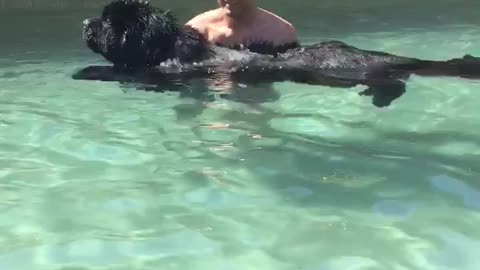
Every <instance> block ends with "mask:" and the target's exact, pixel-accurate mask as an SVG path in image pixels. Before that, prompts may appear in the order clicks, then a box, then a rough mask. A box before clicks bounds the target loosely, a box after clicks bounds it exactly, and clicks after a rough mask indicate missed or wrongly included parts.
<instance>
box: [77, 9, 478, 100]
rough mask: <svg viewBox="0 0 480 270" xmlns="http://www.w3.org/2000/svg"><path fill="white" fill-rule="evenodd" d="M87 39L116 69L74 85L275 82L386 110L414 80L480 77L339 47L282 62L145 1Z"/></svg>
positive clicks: (469, 59) (106, 17) (319, 47)
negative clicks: (353, 93)
mask: <svg viewBox="0 0 480 270" xmlns="http://www.w3.org/2000/svg"><path fill="white" fill-rule="evenodd" d="M83 38H84V40H85V42H86V44H87V46H88V48H90V50H92V51H93V52H94V53H97V54H100V55H102V56H103V57H104V58H105V59H106V60H108V61H109V62H111V63H112V64H113V67H87V68H85V69H83V70H80V71H79V72H78V73H76V74H75V75H74V78H75V79H91V80H92V79H93V80H118V81H137V82H143V83H157V84H162V83H166V82H171V81H172V80H177V81H178V80H180V81H181V80H187V79H192V78H201V77H208V76H211V75H212V74H218V73H222V74H227V75H228V76H229V78H230V79H232V80H234V81H236V82H243V83H255V82H278V81H293V82H298V83H306V84H315V85H326V86H333V87H354V86H356V85H365V86H366V87H367V88H366V90H365V91H363V92H361V93H360V95H367V96H373V102H372V103H373V104H374V105H375V106H378V107H383V106H388V105H389V104H390V103H391V102H392V101H393V100H395V99H396V98H398V97H399V96H401V95H402V94H403V93H404V92H405V81H406V80H407V79H408V78H409V76H410V75H411V74H417V75H420V76H458V77H463V78H479V77H480V58H477V57H473V56H470V55H465V56H464V57H463V58H457V59H451V60H448V61H429V60H421V59H416V58H409V57H402V56H396V55H392V54H388V53H384V52H378V51H369V50H362V49H359V48H356V47H353V46H350V45H347V44H345V43H343V42H340V41H326V42H321V43H317V44H314V45H308V46H299V47H296V48H292V49H289V50H287V51H285V52H281V53H278V54H277V55H268V54H260V53H255V52H251V51H248V50H233V49H227V48H223V47H218V46H214V45H211V44H209V43H207V42H206V40H205V39H204V38H203V37H202V36H201V35H200V34H199V33H198V32H197V31H195V30H194V29H192V28H189V27H186V26H179V25H178V24H177V22H176V17H175V15H174V13H173V12H172V11H165V10H162V9H160V8H156V7H154V6H152V5H150V4H149V3H148V2H145V1H140V0H117V1H114V2H111V3H110V4H108V5H106V6H105V7H104V9H103V13H102V15H101V17H98V18H90V19H85V20H84V22H83Z"/></svg>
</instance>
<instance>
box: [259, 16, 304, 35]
mask: <svg viewBox="0 0 480 270" xmlns="http://www.w3.org/2000/svg"><path fill="white" fill-rule="evenodd" d="M259 10H260V12H261V16H260V17H261V20H262V22H261V24H263V25H264V26H265V27H266V28H267V29H268V30H269V32H270V33H272V34H274V35H277V36H278V35H279V38H280V39H282V40H283V41H284V42H287V41H294V40H297V31H296V29H295V27H294V26H293V24H292V23H290V22H289V21H287V20H286V19H284V18H283V17H281V16H279V15H277V14H275V13H273V12H270V11H268V10H265V9H259Z"/></svg>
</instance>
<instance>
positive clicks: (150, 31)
mask: <svg viewBox="0 0 480 270" xmlns="http://www.w3.org/2000/svg"><path fill="white" fill-rule="evenodd" d="M83 25H84V26H83V39H84V41H85V42H86V44H87V46H88V48H90V49H91V50H92V51H93V52H95V53H98V54H100V55H102V56H103V57H104V58H105V59H107V60H108V61H110V62H112V63H113V64H114V65H115V67H117V68H122V69H135V68H145V67H150V66H154V65H157V64H159V63H160V62H162V61H164V60H166V59H168V58H169V57H170V55H171V54H172V53H173V52H172V49H173V48H174V46H175V42H176V38H177V35H178V32H179V30H178V27H177V24H176V18H175V16H174V14H173V13H172V12H170V11H164V10H162V9H159V8H155V7H153V6H151V5H150V4H149V3H148V2H145V1H141V0H116V1H114V2H111V3H110V4H108V5H107V6H105V7H104V9H103V12H102V16H101V17H98V18H91V19H86V20H84V22H83Z"/></svg>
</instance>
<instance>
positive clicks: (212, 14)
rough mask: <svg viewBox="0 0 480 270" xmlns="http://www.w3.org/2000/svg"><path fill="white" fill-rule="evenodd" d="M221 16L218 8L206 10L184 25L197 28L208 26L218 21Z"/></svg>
mask: <svg viewBox="0 0 480 270" xmlns="http://www.w3.org/2000/svg"><path fill="white" fill-rule="evenodd" d="M221 16H222V13H221V9H219V8H217V9H212V10H208V11H205V12H203V13H201V14H198V15H197V16H195V17H193V18H192V19H190V20H189V21H188V22H187V23H186V25H190V26H198V25H204V24H208V23H211V22H214V21H216V20H219V19H220V18H221Z"/></svg>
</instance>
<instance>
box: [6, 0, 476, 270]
mask: <svg viewBox="0 0 480 270" xmlns="http://www.w3.org/2000/svg"><path fill="white" fill-rule="evenodd" d="M443 2H446V1H443ZM460 2H461V1H460ZM312 5H313V4H310V5H308V4H307V3H305V4H304V9H305V13H304V14H299V13H294V12H293V11H291V12H292V13H290V14H292V16H291V18H292V20H294V21H295V23H296V24H297V25H298V28H299V32H300V35H301V38H302V40H303V41H304V42H306V43H308V42H314V41H319V40H322V39H324V38H336V39H340V40H343V41H346V42H348V43H350V44H353V45H356V46H359V47H362V48H368V49H376V50H384V51H388V52H393V53H397V54H403V55H408V56H416V57H422V58H431V59H448V58H451V57H458V56H461V55H463V54H465V53H471V54H474V55H480V28H479V27H478V23H477V21H476V20H475V18H476V17H475V16H473V15H472V14H473V13H474V10H475V9H474V8H475V7H478V4H470V5H468V3H467V4H464V5H463V6H448V5H446V6H445V9H439V10H437V9H433V10H432V14H433V15H432V14H427V15H428V16H425V17H422V16H420V15H421V14H423V13H425V11H426V10H429V9H427V8H425V7H423V8H420V7H415V8H413V7H408V6H406V7H404V8H405V10H407V9H411V11H412V12H411V13H408V15H409V16H411V17H409V18H402V17H405V16H398V14H397V13H398V12H391V11H390V12H388V10H387V9H386V8H384V7H377V8H375V9H373V8H364V9H362V10H361V11H358V12H357V11H354V9H353V8H352V9H350V8H349V6H348V5H347V6H346V7H344V6H341V7H337V8H336V7H332V6H325V7H322V8H320V7H318V9H314V8H312ZM301 7H302V6H300V7H297V8H298V9H301ZM279 10H280V11H281V10H282V9H281V8H279ZM477 10H478V9H477ZM327 11H328V12H327ZM414 11H415V12H414ZM447 11H450V12H447ZM189 12H194V10H193V9H192V10H189ZM315 12H317V13H318V14H321V15H318V16H317V17H314V16H313V14H314V13H315ZM442 12H443V13H442ZM91 14H95V13H89V12H86V11H82V12H73V11H72V12H71V13H63V14H55V13H54V12H49V13H48V14H47V15H45V14H43V15H42V16H40V15H38V14H32V13H28V12H23V11H22V12H18V11H17V13H13V12H7V13H3V14H2V15H1V16H0V31H1V32H2V35H5V36H4V38H2V41H1V42H0V49H1V50H0V51H1V53H0V213H1V214H0V269H2V270H3V269H5V270H23V269H25V270H27V269H28V270H31V269H39V270H43V269H45V270H47V269H49V270H50V269H62V270H80V269H81V270H87V269H88V270H93V269H142V270H143V269H214V270H224V269H225V270H236V269H239V270H240V269H241V270H244V269H262V270H268V269H276V270H277V269H282V270H283V269H285V270H299V269H301V270H337V269H338V270H344V269H349V270H353V269H355V270H364V269H365V270H367V269H368V270H371V269H394V270H404V269H422V270H429V269H432V270H447V269H455V270H458V269H461V270H467V269H468V270H476V269H478V265H479V264H480V258H479V257H478V254H479V251H480V229H479V226H478V224H480V182H479V176H480V166H479V164H480V163H479V158H480V137H479V134H480V115H479V114H478V104H479V102H480V81H469V80H464V79H458V78H421V77H416V76H414V77H412V78H411V80H410V81H409V82H408V85H407V86H408V91H407V93H406V94H405V95H403V96H402V97H401V98H399V99H398V100H396V101H395V102H394V103H393V104H392V105H391V106H390V107H387V108H383V109H379V108H376V107H373V106H372V105H371V104H370V102H371V100H370V99H369V98H365V97H360V96H358V95H357V92H359V91H361V90H362V89H363V87H357V88H354V89H336V88H329V87H319V86H306V85H298V84H293V83H277V84H274V85H273V91H274V92H275V95H274V96H275V97H276V98H275V99H273V100H271V101H268V102H260V101H262V97H261V96H260V94H258V93H259V92H261V90H263V89H255V88H254V87H248V86H247V88H246V89H244V90H245V91H244V92H240V94H239V96H238V97H237V99H233V100H232V99H221V98H217V99H215V100H213V101H211V102H200V101H198V100H195V99H192V98H180V97H179V94H178V93H166V94H158V93H151V92H143V91H134V90H132V89H126V88H125V87H120V86H119V85H118V84H117V83H114V82H92V81H90V82H87V81H74V80H72V79H71V78H70V76H71V74H72V73H73V72H75V71H76V70H78V69H80V68H83V67H85V66H87V65H92V64H102V63H103V61H102V60H101V59H100V58H98V57H97V56H95V55H93V54H91V53H90V52H89V51H88V50H86V49H85V48H84V47H83V44H82V43H81V40H80V23H81V19H82V18H83V17H84V16H87V15H91ZM186 14H188V12H187V13H186ZM338 14H343V15H344V16H345V17H342V18H340V17H338V18H335V16H336V15H338ZM419 14H420V15H419ZM439 14H440V15H439ZM307 15H308V16H307ZM334 20H337V21H338V23H336V24H333V23H332V22H333V21H334ZM7 22H8V23H11V24H9V25H7ZM12 25H15V27H13V26H12ZM329 25H332V26H329ZM262 93H263V92H262ZM242 97H243V99H242Z"/></svg>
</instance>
